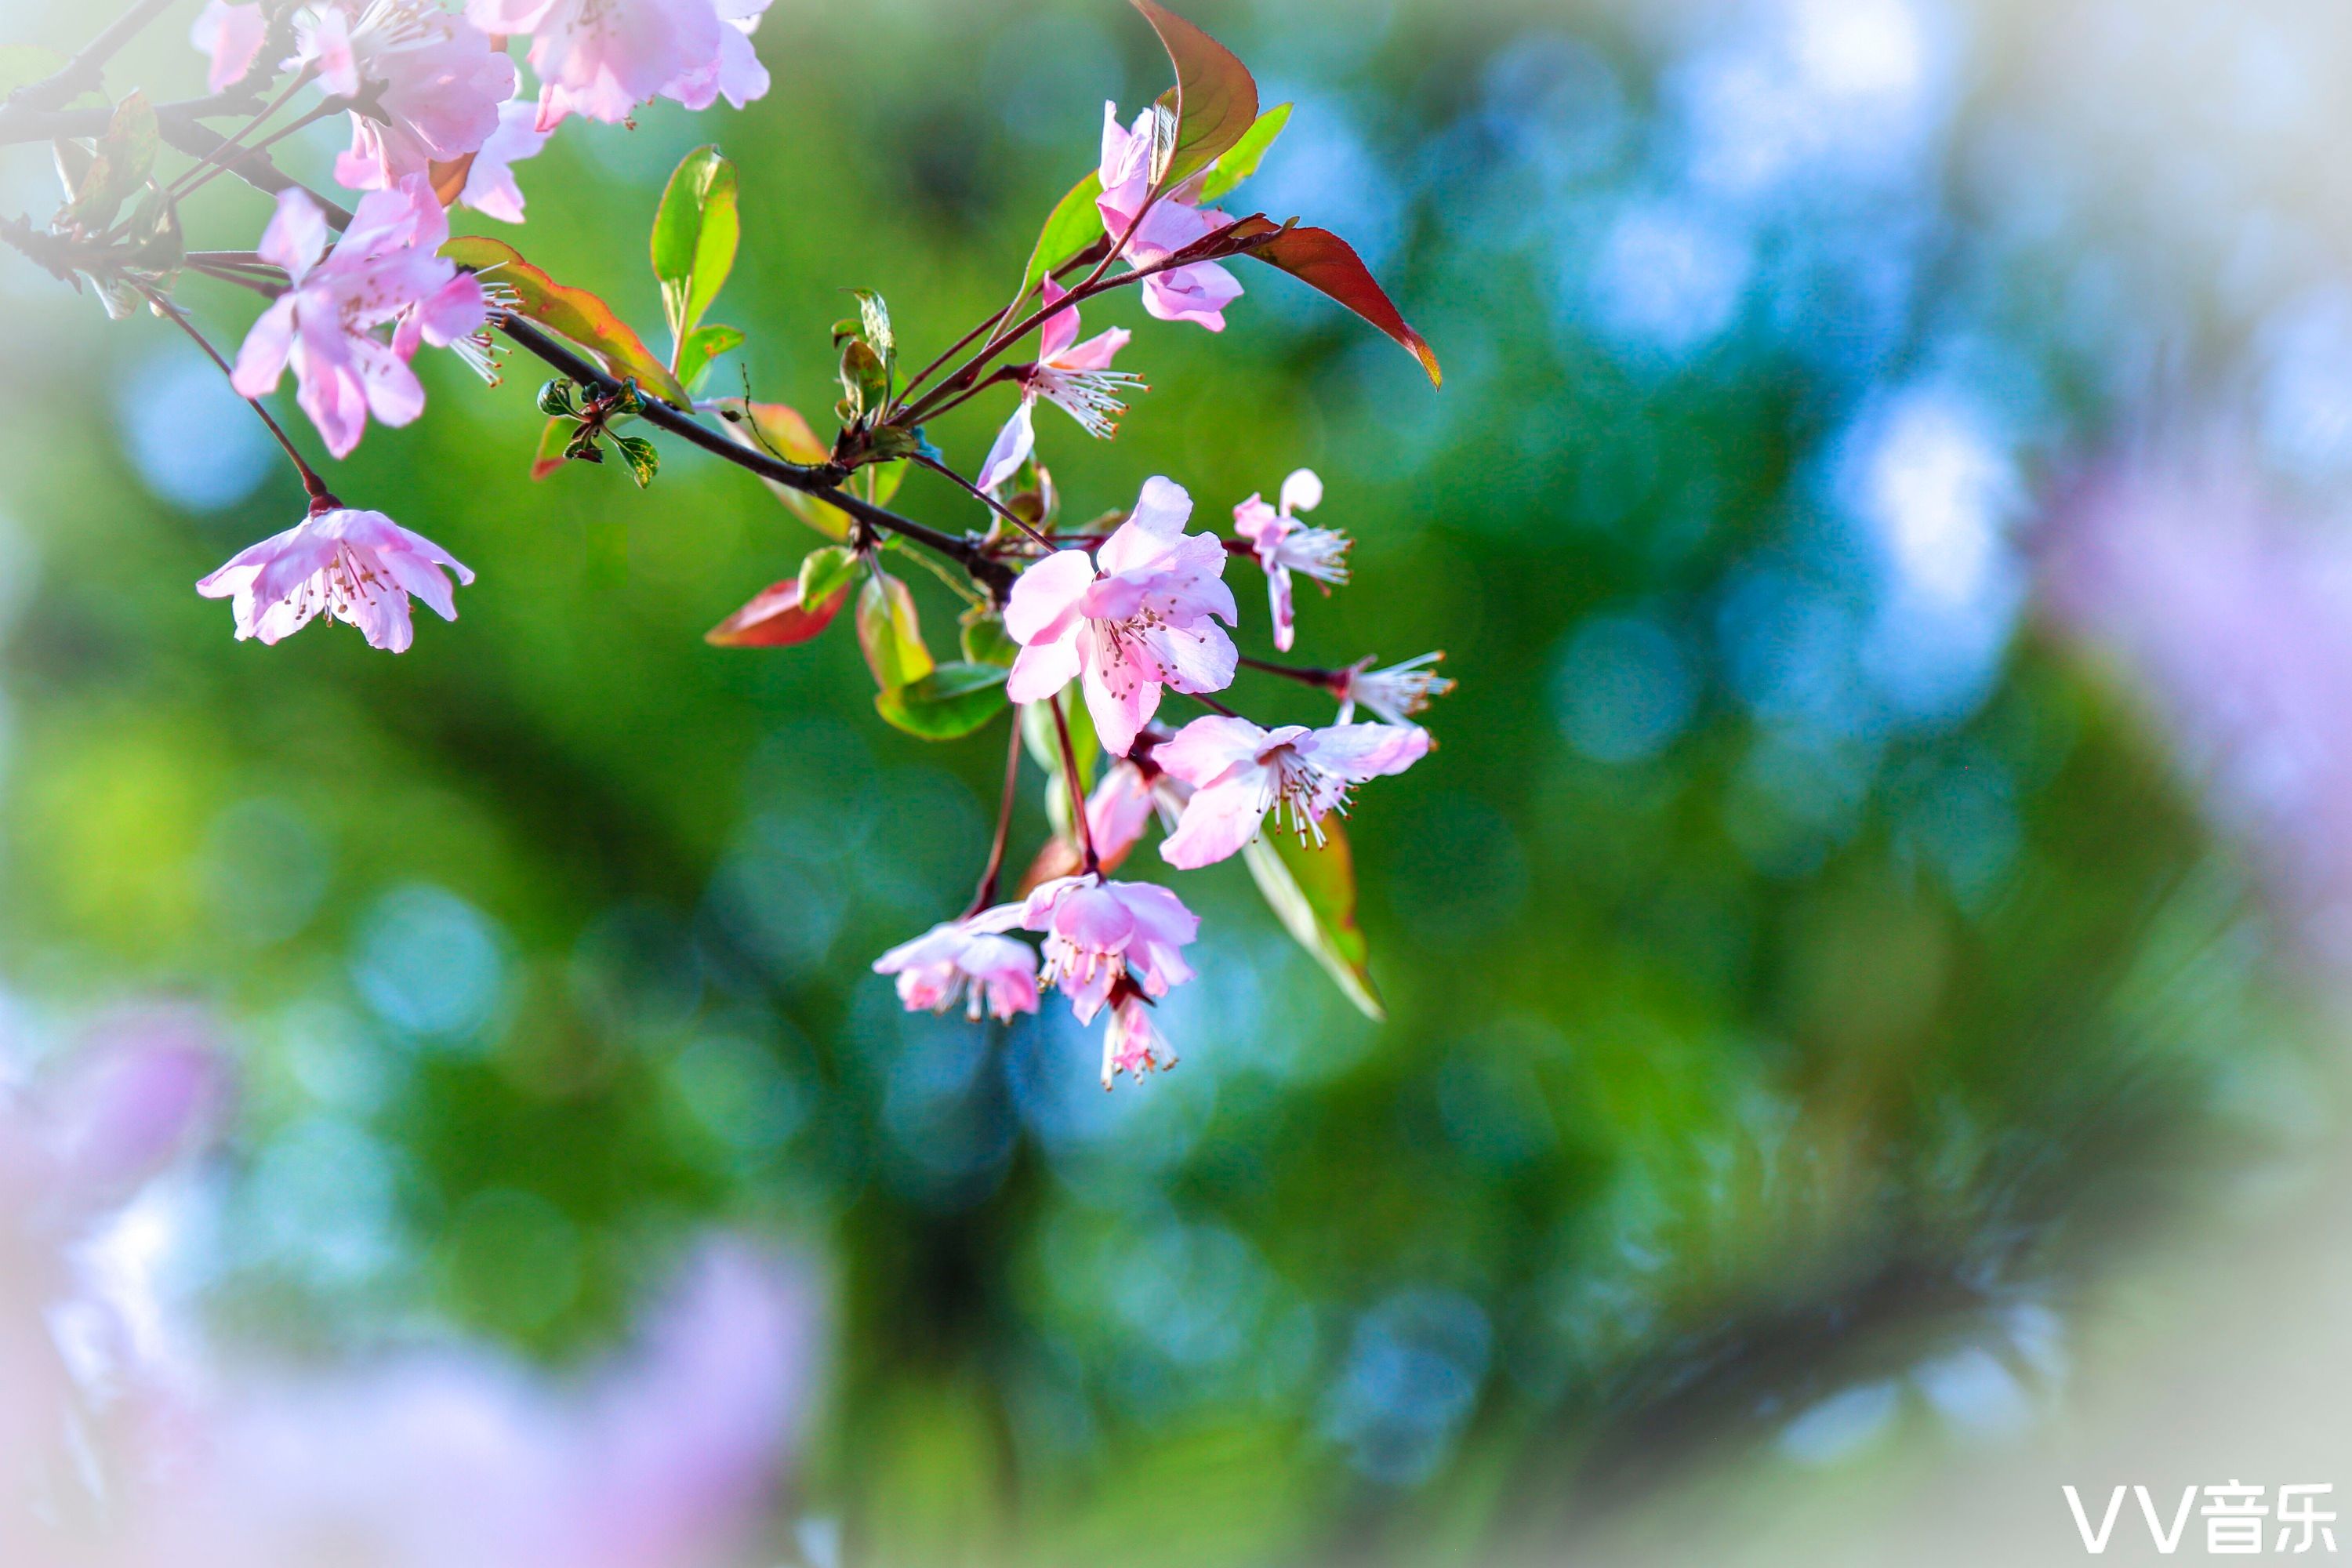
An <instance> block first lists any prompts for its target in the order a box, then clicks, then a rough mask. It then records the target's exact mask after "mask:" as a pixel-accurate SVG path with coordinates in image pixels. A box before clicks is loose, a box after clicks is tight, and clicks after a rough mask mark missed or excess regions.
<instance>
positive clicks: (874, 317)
mask: <svg viewBox="0 0 2352 1568" xmlns="http://www.w3.org/2000/svg"><path fill="white" fill-rule="evenodd" d="M850 292H851V293H852V294H855V295H856V296H857V325H858V329H859V331H861V332H862V333H863V334H864V336H865V338H866V342H868V343H871V344H872V345H873V346H874V352H875V353H877V354H880V355H881V356H882V364H883V367H884V368H885V369H896V368H897V366H898V339H897V338H895V337H893V336H892V335H891V332H890V307H889V306H888V305H887V304H885V303H884V302H883V300H882V296H881V295H879V294H877V293H876V292H875V291H874V290H873V289H851V290H850Z"/></svg>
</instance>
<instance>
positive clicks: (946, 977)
mask: <svg viewBox="0 0 2352 1568" xmlns="http://www.w3.org/2000/svg"><path fill="white" fill-rule="evenodd" d="M1020 915H1021V906H1020V905H1018V904H1001V905H999V906H997V907H996V908H995V909H993V910H988V911H986V912H985V913H982V914H980V915H976V916H973V917H972V918H971V919H969V920H961V921H942V922H940V924H938V925H935V926H933V927H932V928H931V929H930V930H929V931H925V932H924V933H923V934H922V935H920V936H919V937H917V938H915V940H914V941H912V942H900V943H899V944H898V946H897V947H894V948H892V949H891V950H890V951H889V952H886V953H884V954H883V955H882V956H881V957H879V958H877V959H876V960H875V961H874V973H877V974H895V975H897V976H898V1000H899V1001H900V1002H902V1003H904V1004H905V1005H906V1008H907V1011H908V1012H909V1013H925V1012H928V1013H944V1012H946V1011H947V1010H948V1009H949V1008H950V1007H952V1006H954V1005H956V1004H957V1003H958V1002H961V1003H963V1004H964V1011H965V1016H967V1017H970V1018H971V1019H972V1020H973V1021H974V1022H975V1023H976V1022H978V1021H979V1018H980V1015H981V1010H982V1006H983V1005H985V1007H986V1008H987V1010H988V1012H989V1013H990V1014H991V1015H992V1016H994V1017H996V1018H997V1019H999V1020H1000V1021H1002V1022H1003V1023H1007V1024H1009V1023H1011V1022H1012V1021H1013V1014H1015V1013H1034V1012H1035V1011H1036V1010H1037V955H1036V953H1035V952H1032V951H1031V950H1030V947H1029V944H1028V943H1026V942H1015V941H1013V939H1012V938H1011V937H1009V936H1000V935H997V934H996V933H997V932H999V931H1008V930H1010V929H1011V928H1012V927H1013V925H1014V924H1015V923H1017V922H1018V921H1019V919H1020Z"/></svg>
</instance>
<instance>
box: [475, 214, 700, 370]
mask: <svg viewBox="0 0 2352 1568" xmlns="http://www.w3.org/2000/svg"><path fill="white" fill-rule="evenodd" d="M441 254H442V255H443V256H446V257H447V258H449V259H450V260H452V261H454V262H456V263H457V265H458V266H460V267H466V268H472V269H473V270H474V271H476V272H478V273H481V274H482V275H483V276H484V278H485V279H486V280H488V281H489V282H492V283H502V284H504V285H505V286H506V287H507V288H509V289H513V290H514V292H515V295H516V298H517V303H516V305H515V307H514V311H515V314H516V315H518V316H521V317H523V318H524V319H526V320H528V321H536V322H538V323H539V324H540V325H541V326H542V327H545V328H546V329H547V330H548V331H551V332H556V333H560V334H561V335H562V336H564V337H566V338H569V339H571V340H572V342H575V343H578V344H579V345H580V346H581V347H582V348H583V349H585V350H587V351H588V352H589V353H591V354H593V355H594V356H595V357H596V359H598V360H599V361H600V362H602V363H603V364H604V369H605V372H606V374H611V375H614V376H617V377H625V378H628V379H631V380H634V381H635V382H636V384H638V386H639V387H641V388H643V389H644V390H646V391H648V392H651V393H653V394H655V395H657V396H659V397H661V398H662V399H664V400H665V401H667V402H669V403H673V404H676V405H677V406H678V407H680V408H684V407H688V406H689V405H691V404H692V403H693V401H694V400H693V399H692V398H691V397H690V396H688V395H687V390H686V388H685V387H683V386H681V385H680V384H678V379H677V377H676V376H675V375H672V374H670V371H669V367H668V366H667V365H666V364H664V363H662V362H661V361H659V360H657V359H656V358H654V356H653V355H652V353H649V352H647V350H646V345H645V342H644V340H643V339H641V338H639V337H638V336H637V334H636V333H635V332H634V331H631V330H630V329H629V324H628V323H627V322H626V321H622V320H621V318H620V317H619V316H618V315H616V314H615V313H614V310H613V307H612V306H610V305H607V304H606V303H604V300H599V299H598V298H597V297H596V296H595V295H593V294H591V293H590V292H589V291H588V290H587V289H574V288H572V287H571V286H570V285H568V284H563V283H558V282H557V281H555V279H552V278H550V277H549V276H548V275H547V274H546V273H544V272H542V271H541V270H540V269H539V268H536V267H533V266H532V265H531V264H530V262H528V261H525V260H524V259H523V258H522V253H521V252H520V251H518V250H516V249H515V247H513V246H511V245H509V244H507V243H506V242H505V241H503V240H497V239H491V238H489V237H487V236H484V235H473V234H467V235H459V236H458V237H457V238H455V239H453V240H451V241H449V242H448V243H447V244H446V245H444V246H443V247H441Z"/></svg>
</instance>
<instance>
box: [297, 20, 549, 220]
mask: <svg viewBox="0 0 2352 1568" xmlns="http://www.w3.org/2000/svg"><path fill="white" fill-rule="evenodd" d="M294 41H295V46H296V50H297V53H296V57H295V58H297V59H298V60H299V61H301V62H303V63H306V64H308V65H310V66H313V67H315V68H317V70H318V73H319V85H320V88H321V89H324V90H325V91H326V93H327V94H328V95H329V96H330V97H331V98H341V99H346V100H352V103H353V105H354V107H353V108H352V114H351V120H352V145H351V150H350V151H349V152H347V153H343V154H342V156H341V157H339V158H337V159H336V160H335V180H336V182H337V183H338V184H342V185H345V186H348V187H350V188H351V189H352V190H360V191H375V190H383V189H385V188H387V187H389V186H392V185H394V184H399V183H400V182H401V181H402V180H404V179H406V178H408V177H409V176H410V175H412V174H425V172H426V171H427V170H428V169H429V168H430V167H431V165H432V164H434V163H448V162H453V161H455V160H457V159H459V158H462V157H464V156H465V155H466V154H467V153H472V152H475V151H476V150H477V149H478V148H479V147H480V146H481V145H482V143H483V142H487V141H488V139H489V137H490V135H491V133H492V132H496V131H497V130H498V128H499V105H500V104H502V103H504V102H505V101H506V100H508V99H509V98H512V97H513V96H514V90H515V85H516V77H515V68H514V62H513V61H512V60H510V59H509V58H507V57H506V55H505V54H504V53H503V52H502V51H500V50H497V49H493V48H492V47H490V40H489V39H488V37H486V36H485V35H484V34H483V33H482V32H481V30H480V29H478V28H477V27H475V26H473V25H472V24H470V23H468V22H467V20H466V19H465V18H464V17H462V16H454V15H452V14H451V13H449V12H447V11H445V10H443V9H442V8H441V7H440V6H439V5H436V4H433V3H432V0H342V3H341V4H336V3H328V4H321V5H312V6H311V7H310V8H308V9H307V10H304V11H301V12H299V13H297V16H296V21H295V24H294Z"/></svg>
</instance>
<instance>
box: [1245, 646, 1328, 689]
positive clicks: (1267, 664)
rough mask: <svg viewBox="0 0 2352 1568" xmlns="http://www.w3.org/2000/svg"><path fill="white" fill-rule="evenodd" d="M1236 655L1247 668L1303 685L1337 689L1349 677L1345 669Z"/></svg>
mask: <svg viewBox="0 0 2352 1568" xmlns="http://www.w3.org/2000/svg"><path fill="white" fill-rule="evenodd" d="M1234 657H1235V658H1237V659H1238V660H1239V661H1240V662H1241V664H1242V665H1243V666H1244V668H1249V669H1262V670H1264V671H1265V673H1266V674H1268V675H1279V676H1282V677H1284V678H1285V679H1290V680H1296V681H1297V682H1298V683H1299V684H1300V685H1302V686H1315V687H1320V688H1322V689H1324V690H1327V691H1337V690H1338V689H1339V688H1340V686H1341V685H1342V684H1343V683H1344V682H1345V681H1346V680H1347V679H1348V672H1347V671H1346V670H1344V669H1313V668H1306V667H1304V666H1300V665H1295V664H1276V663H1274V662H1273V661H1272V660H1270V659H1263V658H1251V657H1250V656H1249V655H1247V654H1245V653H1244V654H1237V655H1235V656H1234Z"/></svg>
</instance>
